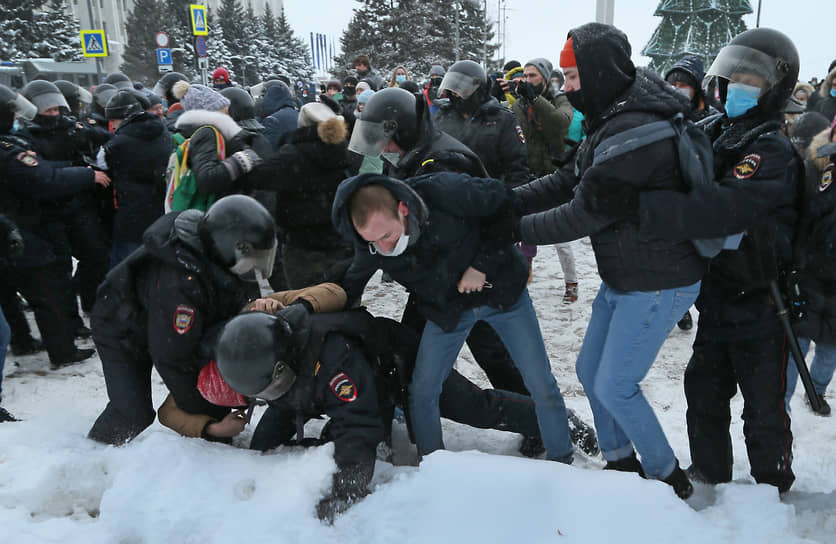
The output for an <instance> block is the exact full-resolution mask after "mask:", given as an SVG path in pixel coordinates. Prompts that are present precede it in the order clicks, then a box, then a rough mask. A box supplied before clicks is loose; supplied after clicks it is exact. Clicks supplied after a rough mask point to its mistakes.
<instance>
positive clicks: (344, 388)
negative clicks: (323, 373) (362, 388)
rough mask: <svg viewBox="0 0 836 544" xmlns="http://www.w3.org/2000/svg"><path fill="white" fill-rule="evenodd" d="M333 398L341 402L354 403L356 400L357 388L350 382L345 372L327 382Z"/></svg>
mask: <svg viewBox="0 0 836 544" xmlns="http://www.w3.org/2000/svg"><path fill="white" fill-rule="evenodd" d="M328 385H329V386H330V387H331V392H332V393H334V396H335V397H337V398H338V399H340V400H341V401H343V402H354V401H355V400H357V386H356V385H354V382H353V381H351V378H349V377H348V376H347V375H346V373H345V372H340V373H339V374H337V375H336V376H334V377H333V378H331V381H330V382H328Z"/></svg>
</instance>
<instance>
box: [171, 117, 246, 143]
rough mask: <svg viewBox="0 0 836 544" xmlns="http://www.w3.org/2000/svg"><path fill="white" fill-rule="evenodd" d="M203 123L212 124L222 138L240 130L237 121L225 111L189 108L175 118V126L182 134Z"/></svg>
mask: <svg viewBox="0 0 836 544" xmlns="http://www.w3.org/2000/svg"><path fill="white" fill-rule="evenodd" d="M204 125H212V126H213V127H215V128H216V129H218V130H219V131H220V132H221V134H222V135H223V137H224V139H227V140H228V139H230V138H233V137H234V136H235V135H236V134H238V133H239V132H241V130H242V129H241V127H240V126H238V123H236V122H235V120H234V119H233V118H232V117H230V116H229V115H227V114H225V113H220V112H216V111H207V110H189V111H186V112H184V113H183V114H182V115H181V116H180V117H178V118H177V123H175V125H174V126H175V127H177V130H179V131H180V132H183V133H184V134H188V135H191V133H193V132H194V131H195V130H197V128H199V127H202V126H204Z"/></svg>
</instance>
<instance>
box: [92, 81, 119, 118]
mask: <svg viewBox="0 0 836 544" xmlns="http://www.w3.org/2000/svg"><path fill="white" fill-rule="evenodd" d="M118 91H119V89H117V88H116V87H114V86H113V85H111V84H110V83H102V84H101V85H96V87H95V88H94V89H93V102H92V103H91V104H90V110H91V111H92V112H93V113H96V114H99V115H101V116H102V117H104V115H105V108H106V107H107V103H108V102H110V99H111V98H113V95H115V94H116V93H117V92H118Z"/></svg>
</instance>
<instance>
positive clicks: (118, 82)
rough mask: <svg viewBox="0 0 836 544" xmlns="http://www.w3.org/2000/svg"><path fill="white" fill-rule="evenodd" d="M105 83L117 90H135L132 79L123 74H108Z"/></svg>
mask: <svg viewBox="0 0 836 544" xmlns="http://www.w3.org/2000/svg"><path fill="white" fill-rule="evenodd" d="M104 83H109V84H111V85H113V86H114V87H116V88H117V89H133V88H134V84H133V83H132V82H131V78H129V77H128V76H126V75H125V74H123V73H122V72H113V73H112V74H108V75H107V77H106V78H105V80H104Z"/></svg>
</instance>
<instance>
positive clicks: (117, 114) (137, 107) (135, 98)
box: [105, 88, 151, 120]
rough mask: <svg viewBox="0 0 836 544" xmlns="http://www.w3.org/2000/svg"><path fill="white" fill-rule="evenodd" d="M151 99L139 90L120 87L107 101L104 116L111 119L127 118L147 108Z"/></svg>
mask: <svg viewBox="0 0 836 544" xmlns="http://www.w3.org/2000/svg"><path fill="white" fill-rule="evenodd" d="M150 107H151V101H150V100H148V98H146V96H145V95H144V94H142V93H141V92H139V91H137V90H134V89H133V88H131V89H127V88H126V89H120V90H119V91H118V92H117V93H116V94H114V95H113V96H112V97H111V98H110V100H108V102H107V106H106V107H105V117H107V119H108V120H111V119H127V118H128V117H129V116H131V115H133V114H135V113H139V112H142V111H145V110H147V109H148V108H150Z"/></svg>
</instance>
